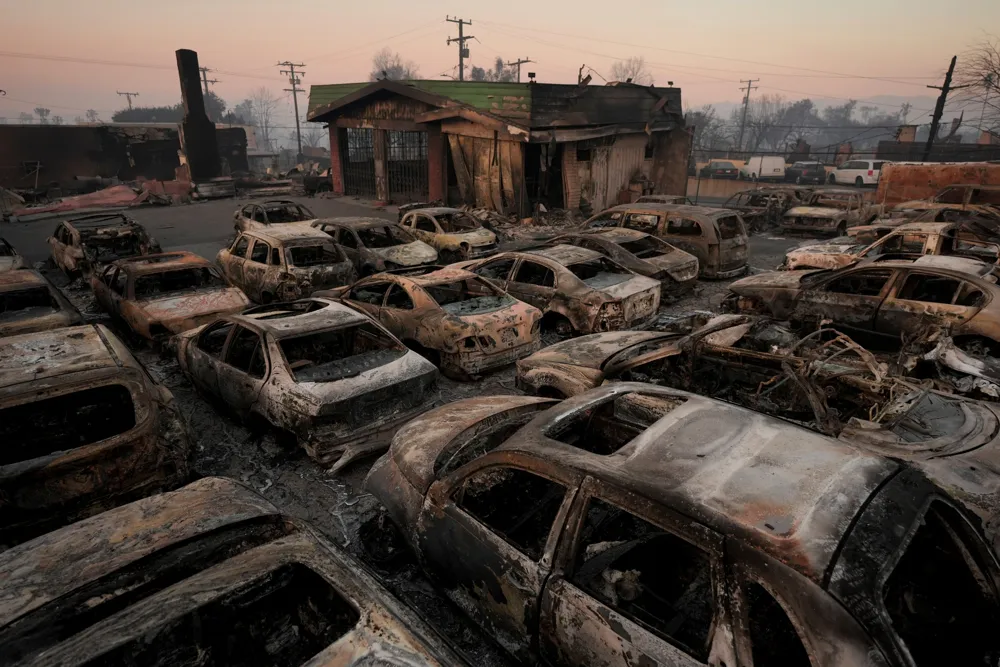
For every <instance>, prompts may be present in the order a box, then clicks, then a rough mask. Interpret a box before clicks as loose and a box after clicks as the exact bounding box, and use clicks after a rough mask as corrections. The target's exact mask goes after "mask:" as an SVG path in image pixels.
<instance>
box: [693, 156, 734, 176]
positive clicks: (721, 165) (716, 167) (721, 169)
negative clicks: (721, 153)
mask: <svg viewBox="0 0 1000 667" xmlns="http://www.w3.org/2000/svg"><path fill="white" fill-rule="evenodd" d="M698 175H699V176H701V177H702V178H728V179H732V180H736V179H737V178H739V177H740V170H739V169H738V168H737V167H736V165H735V164H733V163H732V162H730V161H728V160H711V161H710V162H709V163H708V164H706V165H705V166H704V167H702V168H701V171H699V172H698Z"/></svg>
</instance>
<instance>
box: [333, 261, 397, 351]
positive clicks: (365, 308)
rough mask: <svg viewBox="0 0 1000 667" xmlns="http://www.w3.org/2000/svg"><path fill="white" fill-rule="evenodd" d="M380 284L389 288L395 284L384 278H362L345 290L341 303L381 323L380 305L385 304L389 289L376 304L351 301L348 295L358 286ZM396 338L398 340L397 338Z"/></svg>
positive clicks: (386, 289)
mask: <svg viewBox="0 0 1000 667" xmlns="http://www.w3.org/2000/svg"><path fill="white" fill-rule="evenodd" d="M382 283H384V284H386V285H389V286H390V287H391V286H392V285H395V284H396V283H395V281H392V280H387V279H386V278H375V277H374V276H372V277H371V278H362V279H361V280H359V281H358V282H356V283H354V284H353V285H351V286H350V288H349V289H348V290H347V292H345V293H344V296H342V297H340V299H341V301H344V302H345V303H347V304H348V305H350V306H351V308H354V309H355V310H357V311H360V312H362V313H364V314H365V315H367V316H368V317H370V318H372V319H373V320H375V321H376V322H381V321H382V320H381V318H380V315H381V312H382V304H384V303H385V297H386V295H387V294H388V293H389V287H386V288H385V291H384V292H382V300H381V301H379V303H378V304H374V303H369V302H368V301H358V300H357V299H352V298H350V294H351V293H353V292H354V290H355V289H357V288H358V287H359V286H361V287H364V286H365V285H368V284H374V285H378V284H382ZM397 338H399V336H397Z"/></svg>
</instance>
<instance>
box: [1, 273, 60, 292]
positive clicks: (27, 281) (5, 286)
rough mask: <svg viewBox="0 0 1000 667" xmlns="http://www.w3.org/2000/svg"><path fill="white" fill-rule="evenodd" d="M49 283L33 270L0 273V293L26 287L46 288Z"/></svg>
mask: <svg viewBox="0 0 1000 667" xmlns="http://www.w3.org/2000/svg"><path fill="white" fill-rule="evenodd" d="M48 285H49V281H48V280H46V279H45V277H44V276H43V275H42V274H41V273H39V272H38V271H35V270H34V269H17V270H16V271H4V272H2V273H0V292H9V291H14V290H19V289H24V288H26V287H39V286H45V287H48Z"/></svg>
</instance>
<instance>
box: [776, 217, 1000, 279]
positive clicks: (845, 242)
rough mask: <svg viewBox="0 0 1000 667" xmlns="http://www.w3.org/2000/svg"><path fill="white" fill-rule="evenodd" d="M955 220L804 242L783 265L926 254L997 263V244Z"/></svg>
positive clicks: (831, 264)
mask: <svg viewBox="0 0 1000 667" xmlns="http://www.w3.org/2000/svg"><path fill="white" fill-rule="evenodd" d="M963 228H964V225H963V224H962V223H954V222H910V223H907V224H903V225H899V226H897V227H895V228H894V229H893V230H892V231H891V232H889V233H888V234H885V235H883V236H882V237H881V238H879V239H878V240H877V241H875V242H874V243H871V244H870V245H863V244H861V243H859V242H858V240H857V239H855V238H851V237H843V238H839V239H834V240H833V241H831V242H830V243H818V244H814V245H804V246H800V247H798V248H794V249H792V250H789V251H788V252H787V253H786V254H785V262H784V264H783V266H782V268H788V269H839V268H841V267H844V266H849V265H851V264H854V263H856V262H859V261H863V260H874V259H878V260H886V259H917V258H918V257H923V256H925V255H944V256H954V257H967V258H969V259H976V260H980V261H986V262H990V263H991V264H996V263H997V262H1000V245H998V244H996V243H989V242H986V241H979V240H975V239H970V238H968V237H967V235H965V234H963V233H962V230H963Z"/></svg>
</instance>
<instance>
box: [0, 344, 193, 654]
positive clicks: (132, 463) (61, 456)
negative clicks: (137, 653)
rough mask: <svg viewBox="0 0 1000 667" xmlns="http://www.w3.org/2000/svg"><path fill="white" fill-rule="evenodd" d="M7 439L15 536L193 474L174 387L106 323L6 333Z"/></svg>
mask: <svg viewBox="0 0 1000 667" xmlns="http://www.w3.org/2000/svg"><path fill="white" fill-rule="evenodd" d="M0 443H2V453H0V498H2V499H3V500H2V502H0V545H5V546H11V545H13V544H15V543H17V542H20V541H22V540H25V539H28V538H31V537H34V536H35V535H39V534H41V533H44V532H47V531H49V530H53V529H55V528H57V527H58V526H62V525H65V524H67V523H69V522H72V521H76V520H78V519H81V518H83V517H85V516H90V515H91V514H95V513H97V512H100V511H103V510H105V509H108V508H110V507H115V506H117V505H120V504H122V503H126V502H129V501H132V500H135V499H136V498H140V497H143V496H146V495H149V494H151V493H156V492H159V491H163V490H167V489H171V488H174V487H176V486H178V485H180V484H184V483H185V482H187V479H188V474H189V458H190V450H191V442H190V438H189V435H188V431H187V426H186V425H185V423H184V419H183V417H182V416H181V413H180V411H179V410H178V409H177V406H176V405H175V404H174V400H173V396H172V395H171V394H170V392H169V391H167V389H166V388H165V387H163V386H162V385H159V384H157V383H156V382H154V381H153V379H152V378H151V377H150V376H149V374H148V373H146V371H145V369H143V367H142V366H141V365H140V364H139V362H138V361H136V359H135V358H134V357H133V356H132V353H131V352H129V350H128V348H127V347H125V345H124V344H122V342H121V341H120V340H118V338H116V337H115V335H114V334H112V333H111V332H110V331H109V330H108V329H106V328H104V327H103V326H100V325H96V326H76V327H66V328H63V329H55V330H52V331H44V332H35V333H30V334H22V335H17V336H8V337H6V338H0ZM3 643H5V642H0V644H3Z"/></svg>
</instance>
